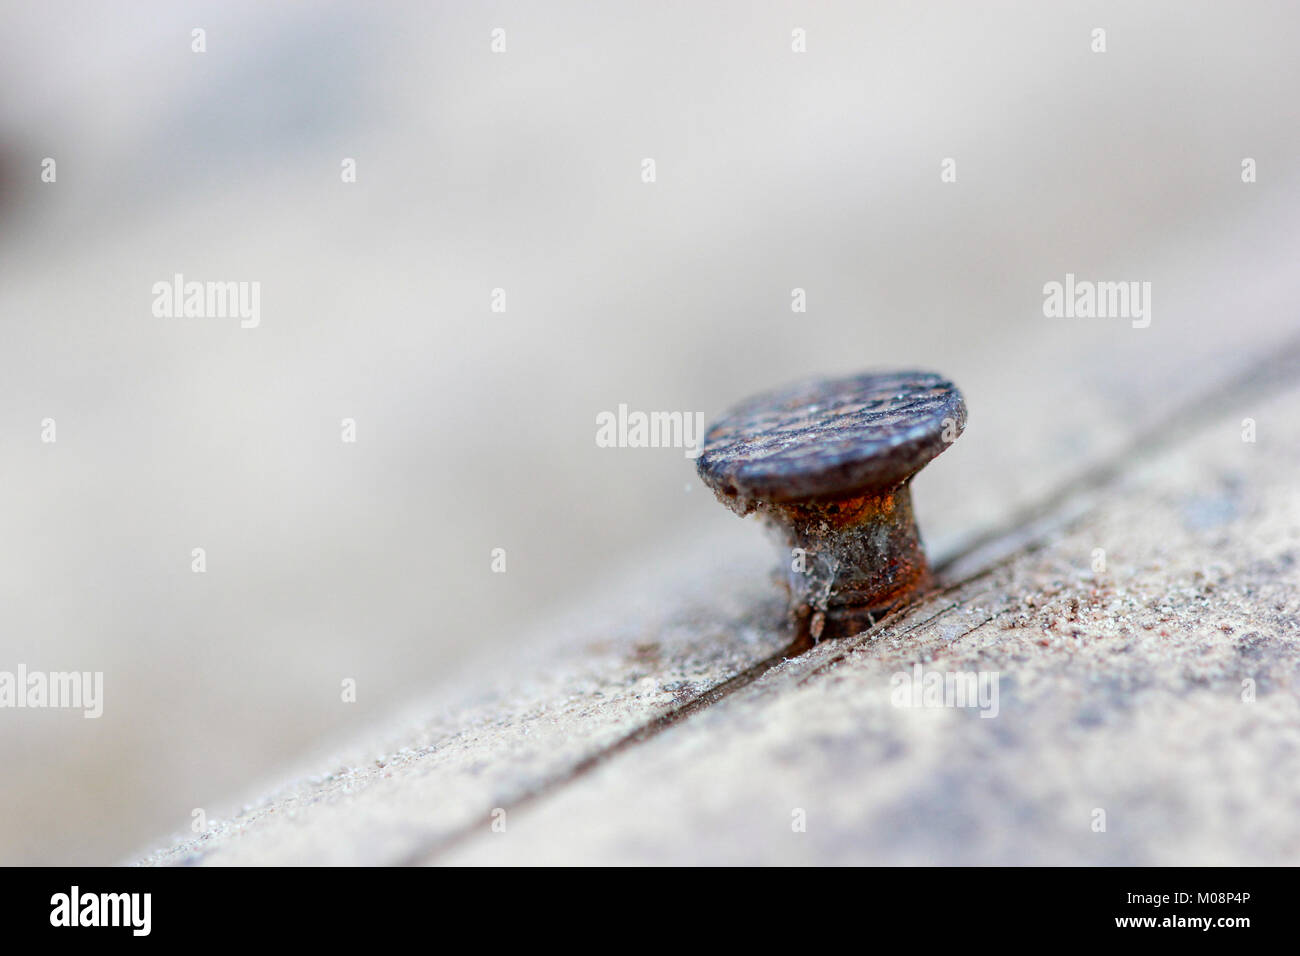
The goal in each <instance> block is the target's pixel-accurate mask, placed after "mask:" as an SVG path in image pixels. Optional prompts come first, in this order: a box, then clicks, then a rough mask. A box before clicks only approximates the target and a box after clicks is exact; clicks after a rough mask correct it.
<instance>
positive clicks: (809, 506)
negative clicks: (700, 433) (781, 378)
mask: <svg viewBox="0 0 1300 956" xmlns="http://www.w3.org/2000/svg"><path fill="white" fill-rule="evenodd" d="M965 426H966V405H965V402H964V401H963V400H962V397H961V393H960V392H959V391H958V390H957V388H956V386H954V385H953V384H952V383H951V382H949V381H947V380H946V379H944V378H941V377H940V376H938V375H934V374H932V373H928V372H914V371H907V372H869V373H865V374H861V375H855V376H851V377H849V378H840V379H818V380H814V381H809V382H803V383H800V384H798V385H794V386H791V387H789V388H785V389H781V390H779V391H775V392H769V393H766V394H763V395H759V396H756V397H754V398H751V399H749V400H747V401H745V402H743V403H742V404H740V405H739V406H737V407H736V408H734V409H733V410H732V411H731V412H729V413H728V414H727V415H725V416H724V417H723V418H722V419H720V420H719V421H718V422H716V423H715V424H714V425H713V427H712V428H710V429H709V431H708V432H707V433H706V435H705V438H704V447H703V451H702V452H701V454H700V456H699V458H698V459H697V461H696V467H697V469H698V471H699V474H700V477H701V479H702V480H703V481H704V483H705V484H706V485H708V486H709V487H710V488H711V489H712V490H713V492H714V493H715V494H716V495H717V496H718V499H719V500H720V501H722V502H723V503H724V504H726V505H727V506H728V507H729V508H731V509H732V510H733V511H735V512H737V513H738V514H742V515H744V514H750V513H758V514H759V515H760V516H761V517H762V518H764V519H765V520H766V521H767V522H768V523H769V524H771V525H772V526H774V527H776V528H777V529H779V531H780V533H781V534H782V536H783V540H784V542H785V544H786V545H787V547H788V548H789V551H790V558H789V561H788V565H787V567H788V572H787V574H786V581H787V584H788V587H789V591H790V616H791V619H792V622H793V623H794V626H795V628H796V634H797V637H798V639H800V640H804V641H809V640H810V641H817V640H820V639H822V638H829V637H843V636H849V635H852V634H857V633H859V632H861V631H862V630H865V629H866V628H867V627H869V626H870V625H871V624H872V623H873V622H874V621H875V620H876V619H878V618H879V617H880V616H881V615H883V614H885V613H886V612H888V611H889V610H891V609H893V608H895V607H898V606H899V605H901V604H903V603H905V602H906V601H908V600H909V599H911V598H912V597H914V596H915V595H916V594H917V593H919V592H921V591H922V590H924V589H925V588H926V587H927V586H928V584H929V581H930V571H929V565H928V563H927V562H926V559H925V552H924V549H923V548H922V545H921V537H920V534H919V532H918V530H917V527H916V518H915V516H914V514H913V511H912V495H911V488H910V482H911V479H912V477H913V476H914V475H915V474H916V472H917V471H919V470H920V469H921V468H922V467H924V466H925V465H926V464H927V463H928V462H929V461H930V460H931V459H933V458H934V457H935V456H936V455H938V454H940V453H941V452H942V451H944V449H946V448H947V447H948V445H949V444H951V443H952V442H953V441H954V440H956V438H957V436H958V435H960V434H961V432H962V430H963V429H964V428H965ZM797 643H798V641H797Z"/></svg>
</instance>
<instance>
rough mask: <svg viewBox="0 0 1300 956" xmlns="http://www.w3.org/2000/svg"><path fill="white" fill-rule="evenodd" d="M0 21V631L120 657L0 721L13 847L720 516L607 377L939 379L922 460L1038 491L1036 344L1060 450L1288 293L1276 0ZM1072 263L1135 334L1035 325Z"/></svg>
mask: <svg viewBox="0 0 1300 956" xmlns="http://www.w3.org/2000/svg"><path fill="white" fill-rule="evenodd" d="M4 24H5V30H4V39H3V41H2V42H3V48H4V56H3V57H2V58H0V223H2V224H3V228H2V229H0V249H2V253H0V322H2V323H3V325H2V328H3V340H2V342H0V344H2V346H3V347H2V348H0V380H2V382H3V389H2V391H0V395H2V396H3V400H2V401H0V437H2V439H3V449H4V454H3V458H2V459H0V535H2V536H3V541H4V547H3V548H0V609H2V611H3V622H2V624H0V669H5V670H12V669H13V668H14V667H15V666H16V665H17V664H19V663H23V664H25V665H26V666H27V667H28V668H30V669H34V670H47V671H54V670H82V671H103V672H104V675H105V677H104V679H105V711H104V716H103V717H102V718H101V719H99V720H84V719H82V717H81V716H80V715H79V714H77V713H71V712H67V711H57V710H45V711H32V710H3V711H0V861H3V862H6V863H48V862H83V863H103V862H113V861H115V860H119V859H121V858H123V856H124V855H126V854H128V853H130V852H131V851H133V850H136V849H138V848H141V847H142V846H143V845H144V844H146V843H147V842H148V841H149V840H151V839H153V838H157V837H159V836H161V835H163V834H165V833H167V832H170V831H173V830H175V829H177V828H181V827H184V826H186V825H187V824H188V822H189V820H190V815H191V811H192V810H193V809H194V808H205V809H206V810H207V812H209V813H217V812H219V811H220V809H221V808H222V807H223V806H224V805H226V804H228V802H229V801H230V800H232V799H237V797H238V795H239V794H240V793H243V792H245V791H246V789H247V788H248V787H249V786H251V785H252V784H253V783H254V782H255V781H258V780H261V779H264V778H266V777H268V776H274V774H275V772H276V769H277V768H278V767H280V766H282V765H283V764H284V763H285V762H286V761H289V760H292V759H293V758H295V757H296V756H298V755H301V754H302V753H304V752H305V751H307V750H309V749H310V748H312V747H313V746H315V745H317V744H318V743H319V742H320V741H321V740H322V739H325V738H328V737H330V736H332V735H339V734H346V733H349V732H351V731H353V730H355V729H356V728H358V727H360V726H363V725H364V724H365V723H366V722H367V721H373V720H375V719H377V718H379V717H380V716H382V715H383V714H385V713H388V712H390V711H391V710H392V709H394V708H395V707H396V706H397V705H398V704H399V703H400V702H402V701H403V700H406V699H410V698H412V697H414V696H417V695H421V694H424V693H426V692H427V691H428V689H429V688H430V687H435V686H437V685H438V684H439V682H446V681H449V680H454V679H455V675H456V674H457V673H463V672H464V671H465V670H466V669H473V670H475V671H476V672H482V671H483V670H484V669H490V668H492V667H493V666H494V665H495V664H497V663H498V662H500V661H501V660H503V659H504V658H505V657H507V656H508V655H510V654H511V652H512V649H514V648H515V647H516V646H517V642H519V641H521V640H523V639H524V637H525V636H526V634H527V632H528V628H529V626H530V624H531V623H532V622H533V621H535V620H536V619H537V618H538V617H540V616H545V615H548V614H552V613H555V612H556V611H558V610H559V609H560V608H563V607H566V606H571V605H573V604H575V603H581V602H582V601H583V600H584V599H585V597H586V596H588V595H590V594H592V593H595V592H599V590H600V587H601V581H602V580H603V579H605V576H606V575H607V574H609V573H611V569H615V568H619V567H623V566H627V565H635V564H636V562H637V561H638V559H639V556H641V555H643V554H646V553H650V552H651V551H653V550H654V549H655V547H657V546H658V545H660V544H662V542H663V541H666V540H670V539H672V538H673V536H678V537H681V538H683V539H688V538H689V536H690V535H691V534H692V533H694V531H695V530H697V529H700V528H708V529H712V528H720V527H723V526H726V527H728V528H734V533H737V534H741V533H745V534H752V533H753V528H752V527H751V526H750V525H749V524H746V523H742V522H738V521H736V519H735V518H734V517H732V516H731V515H729V514H727V513H726V512H724V511H723V509H721V508H719V507H718V506H717V505H716V504H715V503H714V502H713V501H712V500H711V499H710V497H709V496H708V494H707V493H706V492H705V491H704V489H703V488H702V487H701V486H699V485H698V483H697V482H696V481H695V479H694V474H693V467H692V464H691V462H689V461H688V460H687V459H686V458H685V457H684V456H683V454H682V453H681V452H680V451H677V450H671V449H658V450H655V449H602V448H598V447H597V446H596V444H595V441H594V433H595V417H596V415H597V413H598V412H600V411H603V410H613V409H616V408H617V406H618V405H619V403H626V404H627V405H629V406H630V407H631V408H632V409H642V410H666V411H667V410H682V411H696V410H698V411H702V412H704V413H706V415H709V416H712V415H714V414H716V413H718V412H719V411H721V410H722V409H723V408H724V407H725V406H726V405H727V404H729V403H731V402H733V401H735V400H737V399H739V398H741V397H743V396H744V395H746V394H748V393H750V392H752V391H754V390H756V389H761V388H765V387H768V386H772V385H776V384H780V383H783V382H785V381H787V380H789V379H793V378H798V377H801V376H804V375H808V374H816V373H823V372H841V371H845V372H846V371H852V370H857V369H860V368H864V367H872V366H889V365H918V366H922V367H927V368H935V369H938V370H941V371H943V372H946V373H948V374H950V375H951V376H952V377H953V378H954V379H955V380H956V381H957V382H958V383H959V384H960V385H962V387H963V388H964V390H965V391H966V394H967V398H968V401H969V404H970V407H971V422H972V424H971V431H970V433H969V435H970V437H969V438H968V439H967V440H966V442H965V443H964V444H961V445H958V446H957V447H955V448H954V449H953V451H952V452H951V453H950V454H949V455H948V456H945V458H944V459H942V460H941V462H939V463H936V465H935V466H934V467H935V468H939V467H947V468H949V469H960V468H961V467H963V465H962V461H963V457H962V456H966V457H965V459H964V460H965V461H966V462H967V465H966V467H971V468H974V467H981V468H998V467H1005V469H1006V476H1005V489H1006V493H1007V494H1008V495H1010V496H1015V495H1017V494H1021V493H1024V494H1026V495H1028V492H1029V490H1030V489H1032V487H1033V485H1034V476H1033V474H1028V473H1026V472H1025V470H1024V469H1017V468H1016V467H1015V461H1016V457H1017V448H1016V437H1017V436H1016V432H1015V427H1014V411H1015V408H1016V407H1017V405H1018V404H1020V403H1023V402H1026V401H1034V400H1036V398H1035V396H1029V395H1022V394H1018V393H1017V390H1016V384H1015V370H1016V368H1017V367H1018V366H1020V365H1021V363H1030V362H1054V363H1058V364H1059V365H1060V368H1061V380H1062V386H1061V388H1062V391H1061V395H1062V396H1066V397H1067V398H1069V401H1064V402H1063V404H1062V439H1061V440H1062V442H1066V443H1068V442H1069V441H1071V440H1074V439H1072V438H1071V434H1072V432H1071V428H1070V419H1071V416H1072V414H1073V412H1072V411H1071V409H1072V408H1077V407H1078V406H1079V405H1081V404H1089V403H1090V404H1091V405H1093V406H1097V405H1100V406H1105V404H1106V403H1107V402H1108V401H1109V400H1110V399H1109V397H1108V390H1111V389H1115V388H1123V381H1124V380H1125V376H1126V375H1128V376H1131V375H1133V374H1141V375H1152V376H1161V375H1167V376H1168V377H1169V378H1170V382H1169V386H1170V389H1171V392H1175V391H1177V389H1178V388H1179V387H1185V386H1186V385H1187V383H1185V382H1181V381H1178V380H1177V379H1178V376H1176V375H1175V374H1174V372H1173V371H1172V370H1166V369H1163V368H1162V365H1161V362H1160V355H1161V344H1162V342H1163V343H1167V342H1169V341H1172V340H1173V339H1175V338H1176V339H1178V340H1179V341H1181V342H1184V343H1185V342H1186V341H1187V339H1188V337H1194V338H1195V339H1196V340H1197V341H1198V342H1203V350H1204V355H1205V356H1206V359H1207V362H1213V361H1219V360H1222V361H1230V360H1231V359H1232V358H1233V357H1234V356H1237V355H1240V354H1244V353H1246V352H1248V351H1249V347H1250V343H1251V341H1252V336H1253V335H1254V334H1255V332H1256V331H1257V330H1261V329H1265V328H1268V329H1274V330H1275V329H1276V328H1277V326H1278V324H1279V323H1283V324H1284V323H1286V322H1288V321H1293V320H1290V319H1289V318H1288V313H1287V312H1286V311H1285V309H1286V306H1287V305H1288V304H1290V303H1293V302H1294V301H1295V299H1294V293H1295V291H1296V289H1295V285H1296V282H1295V277H1294V276H1293V273H1294V271H1295V269H1294V258H1295V249H1296V248H1297V246H1296V244H1295V240H1296V238H1297V236H1296V228H1295V216H1294V210H1295V208H1296V198H1297V188H1296V186H1297V182H1296V180H1297V176H1296V170H1297V168H1300V123H1297V110H1296V107H1295V103H1296V94H1297V92H1298V91H1300V58H1298V57H1297V56H1296V55H1295V38H1296V36H1297V28H1300V8H1297V7H1296V6H1295V5H1294V4H1290V3H1285V2H1277V3H1260V2H1249V3H1234V4H1225V3H1204V4H1189V3H1172V2H1171V3H1156V4H1142V5H1140V6H1139V5H1133V4H1122V3H1115V4H1106V3H1097V4H1089V5H1086V6H1084V5H1077V4H1068V5H1065V4H1061V5H1046V4H1035V3H1022V4H1005V5H1003V4H999V5H993V6H986V5H978V6H977V5H975V4H968V3H951V4H917V3H889V4H874V5H870V7H867V6H866V5H862V4H848V3H844V4H831V3H817V4H796V3H766V4H752V3H740V2H734V3H733V2H727V3H719V2H707V3H700V2H692V3H686V2H683V3H668V4H662V3H655V4H649V3H647V4H631V3H618V4H606V5H595V4H588V3H561V2H552V0H547V2H544V3H499V4H492V5H480V4H469V3H440V4H418V3H391V4H360V3H356V4H341V3H336V4H324V3H321V4H312V5H298V4H294V5H265V4H259V3H229V2H222V3H212V4H173V3H130V4H128V3H121V2H119V3H102V2H87V3H62V2H46V3H41V4H13V3H11V4H6V10H5V14H4ZM196 27H201V28H203V29H204V30H206V41H207V52H206V53H203V54H195V53H193V52H191V32H190V31H191V30H192V29H193V28H196ZM1095 27H1101V28H1104V29H1105V30H1106V43H1107V51H1106V52H1105V53H1093V52H1092V51H1091V49H1090V45H1091V42H1092V30H1093V28H1095ZM494 28H502V29H504V30H505V36H506V52H505V53H500V54H494V53H493V52H492V51H491V49H490V45H491V32H492V30H493V29H494ZM795 28H802V29H804V30H806V32H807V52H806V53H802V54H797V53H794V52H792V50H791V31H792V30H793V29H795ZM45 157H52V158H54V159H55V160H56V162H57V173H58V179H57V182H56V183H53V184H47V183H42V182H41V180H40V172H41V161H42V159H44V158H45ZM345 157H353V158H355V159H356V161H357V170H358V181H357V182H356V183H354V184H345V183H343V182H341V179H340V163H341V161H342V160H343V159H344V158H345ZM647 157H649V158H653V159H654V160H655V161H656V165H657V181H656V182H655V183H653V184H646V183H643V182H642V181H641V162H642V159H643V158H647ZM945 157H952V158H954V159H955V160H956V163H957V182H955V183H942V182H941V181H940V163H941V161H942V160H943V159H944V158H945ZM1244 157H1253V158H1255V159H1256V161H1257V163H1258V169H1259V182H1257V183H1255V184H1249V185H1248V184H1243V183H1242V182H1241V177H1240V168H1241V161H1242V159H1243V158H1244ZM1067 271H1069V272H1074V273H1076V274H1077V275H1079V276H1080V278H1090V279H1099V280H1100V279H1104V280H1139V281H1150V282H1152V283H1153V287H1154V292H1153V315H1152V319H1153V321H1152V325H1151V327H1150V328H1149V329H1145V330H1135V329H1132V328H1131V327H1130V326H1129V324H1128V323H1127V322H1124V321H1122V320H1120V321H1115V320H1111V321H1102V320H1097V321H1094V322H1070V323H1066V322H1059V321H1056V322H1054V321H1052V320H1049V319H1046V318H1044V317H1043V314H1042V286H1043V284H1044V283H1045V282H1049V281H1053V280H1058V281H1059V280H1061V279H1063V277H1064V275H1065V273H1066V272H1067ZM177 272H180V273H183V274H184V275H185V276H186V277H187V278H189V279H197V280H234V281H259V282H260V283H261V285H262V304H261V309H262V317H261V325H260V327H258V328H256V329H241V328H240V327H239V323H238V321H237V320H235V319H218V318H207V319H163V318H156V317H154V316H153V314H152V312H151V305H152V301H153V295H152V293H151V287H152V285H153V283H154V282H157V281H160V280H168V279H170V277H171V276H172V275H173V274H174V273H177ZM796 287H798V288H803V289H805V290H806V292H807V301H808V311H807V312H806V313H804V314H795V313H792V311H791V308H790V302H791V290H792V289H793V288H796ZM494 288H503V289H505V290H506V294H507V300H506V301H507V311H506V312H505V313H504V314H497V313H493V312H492V311H491V310H490V307H489V306H490V295H491V292H492V290H493V289H494ZM1184 351H1185V349H1184ZM1075 356H1086V357H1088V360H1087V361H1084V360H1082V359H1080V360H1079V361H1077V362H1076V361H1074V357H1075ZM1098 356H1105V357H1106V361H1099V360H1098ZM1112 358H1113V361H1112V360H1111V359H1112ZM1099 367H1109V368H1112V369H1115V368H1119V369H1121V370H1123V374H1116V376H1115V378H1114V380H1110V381H1106V382H1102V381H1100V380H1098V379H1097V377H1096V375H1097V372H1096V370H1097V369H1098V368H1099ZM45 418H54V419H55V420H56V421H57V428H58V441H57V443H55V444H53V445H50V444H44V443H42V442H41V440H40V430H41V424H40V423H41V421H42V419H45ZM342 418H355V419H356V421H357V428H358V440H357V442H356V443H355V444H345V443H343V442H342V441H341V440H340V419H342ZM977 429H978V431H977ZM976 436H978V438H976ZM972 439H974V440H972ZM968 447H969V448H971V449H972V450H969V451H968V450H966V449H967V448H968ZM1039 457H1040V458H1041V455H1040V456H1039ZM952 473H953V472H951V471H950V472H949V474H952ZM927 475H928V473H927ZM926 480H927V476H922V478H921V479H919V481H920V482H921V483H924V482H925V481H926ZM935 497H945V496H935ZM951 497H952V496H946V500H936V501H930V502H927V495H925V494H924V493H923V492H921V491H918V496H917V500H918V506H919V508H920V510H921V520H922V527H923V531H924V532H926V534H927V537H931V538H933V539H938V540H940V541H942V539H943V520H942V515H943V509H944V508H945V507H948V508H951V507H953V506H954V505H960V506H961V507H965V508H972V509H978V508H980V507H981V506H982V503H981V502H980V501H965V502H956V503H954V502H953V501H952V500H950V499H951ZM927 509H928V510H927ZM195 547H203V548H205V549H206V552H207V561H208V570H207V573H206V574H194V573H192V572H191V570H190V564H191V557H190V554H191V549H193V548H195ZM497 547H501V548H505V549H506V551H507V560H508V565H507V567H508V570H507V573H505V574H494V573H492V572H491V570H490V552H491V550H492V549H493V548H497ZM345 678H352V679H355V680H356V682H357V689H358V700H357V702H356V703H355V704H345V703H343V702H341V700H340V682H341V681H342V680H344V679H345Z"/></svg>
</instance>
